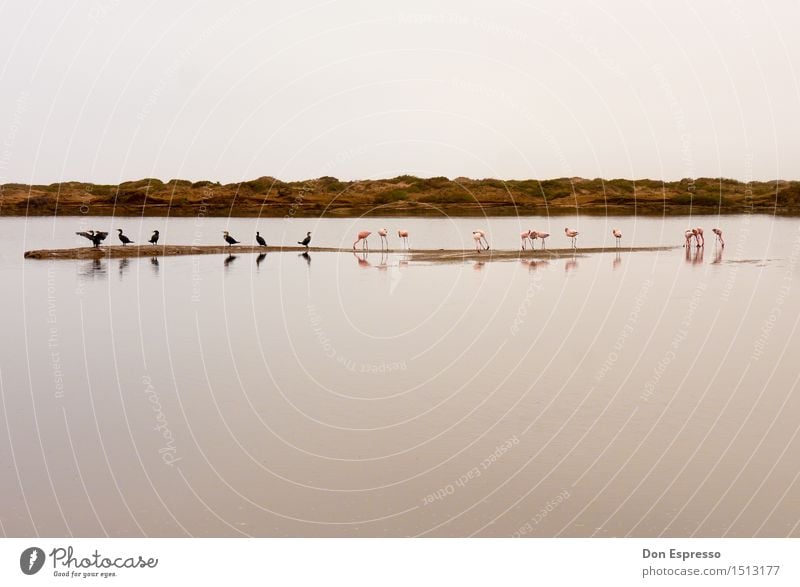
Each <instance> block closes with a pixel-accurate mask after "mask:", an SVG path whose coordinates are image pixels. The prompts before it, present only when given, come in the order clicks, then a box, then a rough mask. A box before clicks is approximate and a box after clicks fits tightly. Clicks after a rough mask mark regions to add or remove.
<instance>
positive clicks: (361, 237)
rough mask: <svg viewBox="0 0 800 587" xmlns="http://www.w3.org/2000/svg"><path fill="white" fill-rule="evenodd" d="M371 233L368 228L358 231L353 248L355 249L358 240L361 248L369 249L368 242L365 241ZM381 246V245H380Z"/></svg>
mask: <svg viewBox="0 0 800 587" xmlns="http://www.w3.org/2000/svg"><path fill="white" fill-rule="evenodd" d="M371 234H372V233H371V232H370V231H368V230H362V231H361V232H359V233H358V238H356V240H355V242H354V243H353V250H355V248H356V245H357V244H358V243H359V242H360V243H361V248H362V249H367V250H369V243H368V242H367V237H368V236H369V235H371ZM381 246H382V245H381Z"/></svg>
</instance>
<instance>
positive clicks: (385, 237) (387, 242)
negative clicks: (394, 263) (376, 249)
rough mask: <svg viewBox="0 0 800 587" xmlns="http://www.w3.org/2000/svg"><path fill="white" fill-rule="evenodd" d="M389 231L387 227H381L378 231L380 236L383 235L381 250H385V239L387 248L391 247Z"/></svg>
mask: <svg viewBox="0 0 800 587" xmlns="http://www.w3.org/2000/svg"><path fill="white" fill-rule="evenodd" d="M388 235H389V231H388V230H386V229H385V228H381V229H380V230H379V231H378V236H380V237H381V250H383V241H386V248H387V249H388V248H389V236H388Z"/></svg>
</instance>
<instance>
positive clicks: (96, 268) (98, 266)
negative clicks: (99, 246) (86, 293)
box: [78, 259, 106, 279]
mask: <svg viewBox="0 0 800 587" xmlns="http://www.w3.org/2000/svg"><path fill="white" fill-rule="evenodd" d="M105 274H106V266H105V264H104V263H103V261H101V260H100V259H92V260H91V261H89V262H88V263H85V264H83V265H82V266H81V267H80V269H79V270H78V275H79V276H80V277H82V278H84V279H93V278H95V277H99V276H102V275H105Z"/></svg>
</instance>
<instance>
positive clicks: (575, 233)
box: [564, 228, 580, 249]
mask: <svg viewBox="0 0 800 587" xmlns="http://www.w3.org/2000/svg"><path fill="white" fill-rule="evenodd" d="M564 234H565V235H567V238H571V239H572V248H573V249H574V248H576V247H577V240H578V235H579V234H580V233H579V232H578V231H577V230H570V229H569V228H565V229H564Z"/></svg>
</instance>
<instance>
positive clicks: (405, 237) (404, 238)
mask: <svg viewBox="0 0 800 587" xmlns="http://www.w3.org/2000/svg"><path fill="white" fill-rule="evenodd" d="M397 236H398V237H399V238H400V239H401V241H400V242H401V243H405V245H406V248H407V249H408V248H409V246H408V231H407V230H398V231H397Z"/></svg>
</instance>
